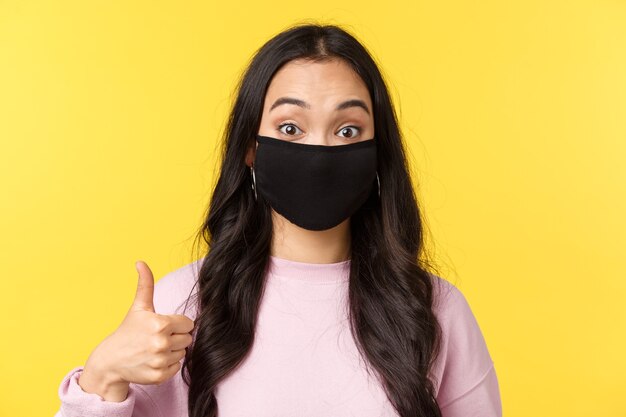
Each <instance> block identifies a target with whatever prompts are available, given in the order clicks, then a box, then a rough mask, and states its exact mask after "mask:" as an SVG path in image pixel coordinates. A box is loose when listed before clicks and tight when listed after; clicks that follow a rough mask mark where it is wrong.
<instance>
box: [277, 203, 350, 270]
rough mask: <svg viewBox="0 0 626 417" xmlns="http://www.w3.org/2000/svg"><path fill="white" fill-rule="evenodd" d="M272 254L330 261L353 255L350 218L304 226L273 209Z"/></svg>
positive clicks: (303, 260)
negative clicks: (334, 223) (314, 227)
mask: <svg viewBox="0 0 626 417" xmlns="http://www.w3.org/2000/svg"><path fill="white" fill-rule="evenodd" d="M272 221H273V223H274V230H273V237H272V249H271V255H273V256H276V257H278V258H283V259H288V260H292V261H297V262H306V263H315V264H329V263H335V262H341V261H345V260H347V259H350V243H351V239H350V218H348V219H346V220H345V221H343V222H341V223H340V224H338V225H337V226H335V227H333V228H331V229H327V230H320V231H313V230H307V229H303V228H301V227H299V226H297V225H295V224H293V223H291V222H290V221H289V220H287V219H285V218H284V217H283V216H281V215H280V214H278V213H277V212H276V211H274V210H272Z"/></svg>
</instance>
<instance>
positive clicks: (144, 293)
mask: <svg viewBox="0 0 626 417" xmlns="http://www.w3.org/2000/svg"><path fill="white" fill-rule="evenodd" d="M135 268H136V269H137V272H138V273H139V279H138V280H137V292H136V293H135V299H134V300H133V304H132V306H131V309H135V310H146V311H152V312H153V313H154V302H153V298H154V276H153V275H152V271H151V270H150V268H149V267H148V265H146V263H145V262H143V261H137V262H135Z"/></svg>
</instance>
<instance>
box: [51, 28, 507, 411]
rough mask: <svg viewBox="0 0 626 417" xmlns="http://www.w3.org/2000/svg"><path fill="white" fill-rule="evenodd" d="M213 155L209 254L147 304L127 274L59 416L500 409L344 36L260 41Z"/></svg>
mask: <svg viewBox="0 0 626 417" xmlns="http://www.w3.org/2000/svg"><path fill="white" fill-rule="evenodd" d="M224 144H225V146H224V154H223V163H222V167H221V172H220V176H219V179H218V182H217V184H216V187H215V190H214V193H213V196H212V199H211V203H210V207H209V210H208V215H207V218H206V221H205V223H204V224H203V226H202V227H201V229H200V230H199V233H198V237H202V238H204V240H205V242H206V243H207V249H208V250H207V253H206V254H205V256H204V257H203V258H201V259H199V260H198V261H196V262H193V263H191V264H189V265H186V266H184V267H182V268H180V269H179V270H177V271H174V272H172V273H170V274H168V275H166V276H165V277H163V278H162V279H161V280H160V281H159V282H158V283H157V284H156V286H155V287H154V293H153V288H152V284H153V277H152V274H151V272H150V270H149V268H148V267H147V265H145V264H144V263H139V264H138V266H137V268H138V271H139V275H140V277H139V286H138V289H137V295H136V298H135V301H134V303H133V306H132V307H131V309H130V311H129V313H128V315H127V317H126V318H125V320H124V323H122V325H121V326H120V328H119V329H118V330H116V332H115V333H113V334H112V335H111V336H109V337H108V338H107V339H105V341H103V343H101V345H99V346H98V347H97V348H96V349H95V350H94V352H93V353H92V354H91V356H90V357H89V359H88V361H87V363H86V365H85V367H77V368H75V369H74V370H72V371H71V372H70V373H69V374H68V375H66V377H65V379H64V380H63V382H62V384H61V387H60V388H59V395H60V398H61V401H62V405H61V410H59V413H58V414H57V416H66V417H70V416H78V415H81V416H89V415H94V416H95V415H119V416H134V417H139V416H156V415H162V416H187V415H188V416H191V417H206V416H217V415H219V416H220V417H230V416H243V415H246V416H251V415H254V416H278V415H285V416H295V415H298V416H303V415H307V416H308V415H310V416H348V415H355V416H360V417H364V416H402V417H416V416H447V417H452V416H464V417H465V416H479V415H480V416H500V415H501V403H500V395H499V389H498V380H497V377H496V373H495V368H494V365H493V362H492V360H491V357H490V355H489V351H488V350H487V347H486V344H485V340H484V338H483V336H482V334H481V331H480V328H479V326H478V324H477V323H476V320H475V318H474V316H473V314H472V312H471V309H470V307H469V305H468V304H467V301H466V300H465V298H464V296H463V295H462V294H461V293H460V291H459V290H458V289H456V288H455V287H454V286H452V285H451V284H449V283H447V282H446V281H445V280H443V279H441V278H439V277H438V276H437V275H435V274H434V273H430V272H428V268H427V265H428V263H427V262H426V261H425V259H424V251H423V238H422V232H423V224H422V220H421V218H420V213H419V209H418V205H417V202H416V199H415V195H414V191H413V188H412V184H411V180H410V177H409V173H408V169H407V163H406V160H405V152H404V149H403V144H402V140H401V134H400V132H399V128H398V124H397V120H396V117H395V113H394V110H393V105H392V102H391V99H390V97H389V94H388V91H387V88H386V86H385V83H384V81H383V78H382V76H381V74H380V72H379V70H378V68H377V66H376V64H375V62H374V61H373V59H372V58H371V56H370V55H369V54H368V52H367V50H366V49H365V48H364V47H363V46H362V45H361V44H360V43H359V42H358V41H357V40H356V39H355V38H354V37H353V36H352V35H350V34H349V33H347V32H346V31H345V30H343V29H341V28H339V27H337V26H333V25H327V26H321V25H312V24H307V25H300V26H295V27H292V28H290V29H288V30H286V31H284V32H283V33H280V34H278V35H277V36H276V37H274V38H273V39H271V40H270V41H269V42H267V43H266V44H265V45H264V46H263V47H262V48H261V49H260V50H259V51H258V52H257V53H256V55H255V56H254V58H253V60H252V61H251V63H250V65H249V68H248V69H247V71H246V73H245V74H244V76H243V78H242V80H241V83H240V85H239V86H238V95H237V98H236V101H235V103H234V107H233V109H232V112H231V115H230V118H229V119H228V126H227V130H226V133H225V141H224ZM194 288H196V289H197V291H196V292H194V293H193V294H192V295H191V296H189V297H188V295H189V294H190V293H192V292H193V290H194ZM183 304H184V305H185V306H184V309H183V310H182V311H181V309H180V308H181V307H183ZM190 304H191V305H194V306H195V308H194V309H192V312H191V314H190V315H189V316H185V315H183V314H181V312H185V311H186V310H187V307H188V305H190ZM181 361H182V363H181Z"/></svg>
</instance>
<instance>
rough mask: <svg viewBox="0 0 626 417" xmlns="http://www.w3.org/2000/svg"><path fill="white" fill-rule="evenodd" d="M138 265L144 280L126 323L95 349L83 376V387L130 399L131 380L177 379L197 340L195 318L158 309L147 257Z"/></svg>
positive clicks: (138, 285)
mask: <svg viewBox="0 0 626 417" xmlns="http://www.w3.org/2000/svg"><path fill="white" fill-rule="evenodd" d="M135 267H136V269H137V272H138V273H139V279H138V282H137V292H136V294H135V298H134V300H133V303H132V305H131V306H130V309H129V310H128V313H126V317H124V320H123V321H122V324H120V326H119V327H118V328H117V329H116V330H115V331H114V332H113V333H112V334H111V335H109V336H108V337H107V338H106V339H104V340H103V341H102V343H100V345H98V346H97V347H96V349H95V350H94V351H93V352H92V353H91V355H90V356H89V359H88V360H87V363H86V364H85V369H84V372H83V375H82V376H81V378H80V385H81V387H83V389H85V390H86V391H88V392H97V393H98V394H100V395H101V396H102V397H104V398H105V399H110V400H112V401H123V400H124V398H126V395H127V391H128V384H129V383H130V382H134V383H137V384H143V385H147V384H160V383H162V382H164V381H166V380H168V379H169V378H171V377H173V376H174V375H175V374H176V373H177V372H178V371H179V370H180V368H181V366H182V363H181V359H183V358H184V356H185V348H186V347H187V346H189V345H190V344H191V342H192V336H191V334H190V332H191V331H192V330H193V327H194V322H193V320H191V319H190V318H188V317H186V316H184V315H181V314H175V315H162V314H158V313H156V312H155V311H154V303H153V296H154V277H153V275H152V271H151V270H150V268H149V267H148V265H146V264H145V263H144V262H142V261H138V262H137V263H136V264H135ZM96 381H97V382H96ZM83 382H84V383H85V386H83Z"/></svg>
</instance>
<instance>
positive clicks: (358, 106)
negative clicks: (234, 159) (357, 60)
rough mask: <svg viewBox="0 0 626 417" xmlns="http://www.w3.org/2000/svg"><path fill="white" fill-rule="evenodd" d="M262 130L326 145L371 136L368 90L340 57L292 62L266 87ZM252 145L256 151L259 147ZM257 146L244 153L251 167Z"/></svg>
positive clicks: (274, 134)
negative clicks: (318, 60)
mask: <svg viewBox="0 0 626 417" xmlns="http://www.w3.org/2000/svg"><path fill="white" fill-rule="evenodd" d="M259 135H262V136H270V137H273V138H276V139H280V140H285V141H290V142H297V143H304V144H309V145H327V146H340V145H347V144H350V143H355V142H360V141H364V140H368V139H372V138H373V137H374V116H373V112H372V102H371V99H370V95H369V91H368V90H367V87H366V86H365V83H364V82H363V80H362V79H361V78H360V77H359V76H358V75H357V74H356V73H355V72H354V71H353V70H352V69H351V68H350V67H349V66H348V64H346V63H345V62H344V61H342V60H340V59H334V60H332V61H326V62H312V61H307V60H294V61H291V62H289V63H287V64H285V65H284V66H283V67H282V68H281V69H280V70H279V71H278V72H276V74H275V75H274V78H273V79H272V81H271V83H270V85H269V87H268V90H267V94H266V95H265V102H264V105H263V116H262V118H261V126H260V127H259ZM253 149H254V151H256V146H255V147H254V148H253ZM253 149H251V150H250V151H251V152H249V154H248V157H247V158H246V159H247V161H246V163H247V165H248V166H250V165H251V162H252V161H253V158H254V153H253V152H252V151H253Z"/></svg>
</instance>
